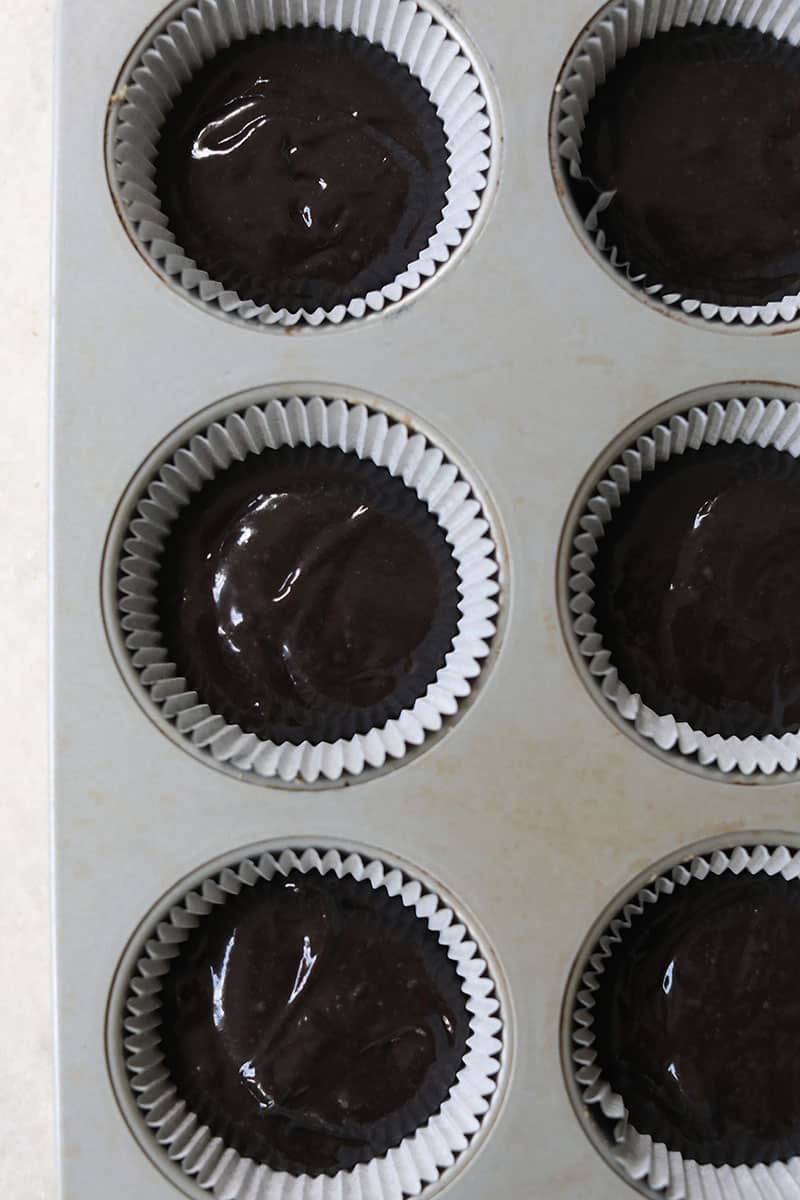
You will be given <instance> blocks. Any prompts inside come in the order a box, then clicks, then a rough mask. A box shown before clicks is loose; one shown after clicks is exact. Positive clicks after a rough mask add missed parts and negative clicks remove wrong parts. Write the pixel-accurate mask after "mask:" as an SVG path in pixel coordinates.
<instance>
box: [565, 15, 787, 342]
mask: <svg viewBox="0 0 800 1200" xmlns="http://www.w3.org/2000/svg"><path fill="white" fill-rule="evenodd" d="M701 24H713V25H721V26H722V25H724V26H725V27H726V28H727V27H728V26H733V27H735V28H742V29H753V30H757V31H759V32H760V33H766V34H771V35H773V36H774V37H775V38H777V39H778V40H779V41H784V42H785V43H786V44H787V46H789V47H796V46H797V44H798V41H800V0H787V2H786V3H782V4H770V5H767V4H764V5H759V4H746V5H742V4H740V3H739V0H698V2H697V3H694V4H691V5H690V4H686V3H684V2H683V0H611V2H610V3H607V4H605V5H604V6H603V7H602V8H601V9H600V10H599V11H598V13H597V14H596V15H595V16H594V17H593V18H592V19H591V20H590V21H589V22H588V23H587V25H586V26H585V27H584V29H583V31H582V32H581V33H580V35H579V36H578V38H577V39H576V41H575V43H574V45H573V46H572V48H571V50H570V52H569V54H568V55H567V58H566V61H565V63H564V66H563V68H562V70H561V73H560V75H559V78H558V81H557V84H556V87H555V92H554V95H553V102H552V106H551V114H550V135H549V136H550V160H551V166H552V169H553V175H554V179H555V184H556V189H557V192H558V195H559V198H560V200H561V203H562V206H563V208H564V210H565V212H566V214H567V217H568V219H569V221H570V223H571V225H572V227H573V229H574V230H575V232H576V233H577V235H578V237H579V239H580V241H581V242H582V243H583V245H584V246H585V247H586V249H587V250H588V251H589V253H590V254H591V256H592V258H593V259H594V260H595V261H596V262H598V263H599V264H600V265H601V266H602V267H603V269H604V270H605V271H606V273H607V274H609V275H611V277H612V278H613V279H615V280H616V282H617V283H618V284H620V285H621V286H622V287H624V288H625V290H626V291H628V292H629V293H630V294H631V295H633V296H635V297H636V298H637V299H639V300H641V301H644V302H645V303H646V304H647V305H648V306H649V307H651V308H653V309H655V310H657V311H659V312H661V313H663V314H665V315H668V316H672V317H674V318H676V319H679V320H683V321H685V322H687V323H689V324H692V325H694V326H696V327H700V328H703V327H705V328H709V329H712V330H716V331H723V332H738V333H745V332H750V333H765V332H775V333H785V332H787V331H788V330H793V329H798V328H800V293H798V294H792V295H787V296H785V297H783V299H780V300H773V301H770V302H768V303H750V304H736V305H735V304H730V303H728V304H726V303H716V302H713V300H712V298H711V296H710V295H709V296H707V297H706V298H704V299H701V298H698V296H697V294H689V292H688V291H687V292H680V291H678V290H674V289H673V290H669V289H668V288H667V287H666V286H665V285H664V282H663V281H659V280H658V279H656V278H653V277H651V276H650V277H648V276H645V275H644V274H642V273H636V272H635V271H633V270H632V269H631V268H630V265H629V263H628V262H627V260H626V259H625V256H624V255H622V254H621V253H620V252H619V249H618V247H617V246H616V245H614V244H612V240H611V239H610V238H607V236H606V233H605V231H604V229H603V222H602V212H603V211H604V210H605V208H607V206H608V203H609V200H610V198H611V197H612V196H613V192H605V193H603V194H602V195H599V198H598V201H597V203H596V204H595V205H594V206H593V207H591V208H590V209H589V210H588V212H586V211H581V208H580V207H579V204H578V202H577V201H576V197H575V195H574V190H573V185H574V183H575V181H580V180H581V179H582V178H583V172H582V169H581V149H582V138H583V132H584V127H585V124H586V118H587V114H588V112H589V108H590V106H591V103H592V101H593V99H594V97H595V94H596V93H597V91H598V89H599V88H600V87H601V85H602V84H603V83H604V81H605V80H606V78H607V76H608V75H609V74H610V72H612V71H613V68H614V67H615V65H616V64H617V63H619V62H620V60H621V59H623V58H624V57H625V55H626V54H627V53H628V51H629V50H633V49H634V48H636V47H637V46H639V45H640V44H641V43H642V42H644V41H647V40H649V39H652V38H654V37H655V36H656V35H657V34H658V33H666V32H668V31H669V30H672V29H679V28H684V27H687V26H689V27H693V26H699V25H701ZM584 207H585V206H584ZM690 290H691V289H690Z"/></svg>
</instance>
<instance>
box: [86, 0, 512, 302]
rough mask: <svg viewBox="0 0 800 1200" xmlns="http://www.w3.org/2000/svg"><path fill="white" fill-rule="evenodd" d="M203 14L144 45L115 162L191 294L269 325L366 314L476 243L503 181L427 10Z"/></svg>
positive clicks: (170, 270) (138, 220)
mask: <svg viewBox="0 0 800 1200" xmlns="http://www.w3.org/2000/svg"><path fill="white" fill-rule="evenodd" d="M277 8H278V6H273V5H272V4H265V5H263V6H259V11H258V12H256V10H255V6H253V5H252V4H250V3H248V0H231V2H229V3H223V0H206V2H205V3H203V4H200V5H197V6H193V7H187V8H186V10H185V11H183V12H182V13H181V15H180V16H179V17H178V18H177V19H175V20H172V21H170V22H169V23H168V24H166V25H165V27H164V28H163V29H162V30H160V32H158V33H157V34H149V35H148V36H147V38H146V39H145V40H144V41H143V43H142V44H141V45H140V47H138V48H137V50H136V51H135V52H134V55H133V57H132V60H131V64H132V65H131V66H130V68H126V69H125V71H124V72H123V77H121V80H120V83H119V86H118V87H117V88H116V89H115V96H117V97H119V101H118V103H116V104H114V105H113V106H112V111H111V120H110V125H109V140H108V160H109V177H110V180H111V184H112V189H113V190H114V191H115V193H116V195H117V197H118V199H119V209H120V213H121V216H122V218H123V221H124V222H125V223H126V225H127V227H128V230H129V232H130V233H131V235H132V236H133V237H134V239H135V240H136V241H137V243H138V244H139V246H140V248H141V249H142V251H143V253H144V254H145V257H146V258H147V259H148V260H149V261H150V262H151V264H152V265H153V266H154V267H155V269H156V270H157V271H158V272H159V273H160V274H162V275H163V276H166V277H167V278H168V279H169V280H171V281H172V283H173V284H176V285H177V286H179V287H180V288H181V289H183V290H184V291H186V292H188V293H191V294H192V295H193V296H194V298H195V299H199V300H200V301H202V302H208V303H211V304H214V305H216V306H218V307H219V308H221V309H222V310H223V311H225V312H227V313H231V314H234V315H237V316H239V317H243V318H245V319H246V320H249V321H254V322H256V323H261V324H267V325H271V324H281V325H292V324H296V323H297V322H299V321H303V322H307V323H309V324H311V325H319V324H321V323H323V322H325V321H331V322H333V323H336V324H338V323H340V322H341V321H343V320H344V319H345V318H346V317H356V318H358V317H362V316H365V315H367V314H368V313H369V312H376V311H380V310H381V309H382V308H384V307H385V305H386V304H389V303H392V302H394V301H397V300H399V299H400V298H401V297H402V295H403V294H405V293H406V292H409V291H414V290H415V289H416V288H418V287H419V286H420V284H421V283H422V282H423V280H424V279H426V278H429V277H430V276H432V275H433V274H434V273H435V272H436V270H437V269H438V267H439V266H440V265H441V264H442V263H444V262H445V261H447V259H448V258H449V257H450V255H451V253H452V252H453V250H454V249H455V248H456V247H457V246H458V245H459V244H460V243H461V241H462V240H463V237H464V235H465V233H466V231H467V230H468V229H469V227H470V226H471V225H472V223H473V219H474V215H475V213H476V211H477V209H478V208H479V206H480V194H481V192H482V191H483V190H484V188H485V187H486V182H487V171H488V167H489V158H488V153H489V150H490V134H489V117H488V115H487V112H486V101H485V98H484V96H483V94H482V92H481V88H480V84H479V81H478V78H477V75H476V74H475V73H474V71H473V69H472V66H471V64H470V62H469V61H468V59H467V57H466V55H465V54H464V53H463V52H462V50H461V48H460V46H459V45H458V44H457V43H456V41H455V40H454V39H453V38H452V37H451V36H450V35H449V33H448V32H447V31H446V30H445V29H444V27H443V26H440V25H439V24H438V23H437V22H436V21H435V20H434V19H433V18H432V16H431V14H430V13H429V12H427V10H425V9H421V8H418V7H417V5H416V3H413V0H412V2H411V3H409V2H408V0H374V2H373V3H371V4H364V5H355V6H352V5H344V6H343V5H342V4H341V3H338V4H337V3H336V0H322V2H321V3H320V4H319V6H317V7H316V8H315V11H314V13H313V16H312V14H311V12H310V11H309V6H308V5H307V4H306V3H302V2H300V0H292V2H290V3H288V4H287V5H284V6H281V11H280V12H278V11H277Z"/></svg>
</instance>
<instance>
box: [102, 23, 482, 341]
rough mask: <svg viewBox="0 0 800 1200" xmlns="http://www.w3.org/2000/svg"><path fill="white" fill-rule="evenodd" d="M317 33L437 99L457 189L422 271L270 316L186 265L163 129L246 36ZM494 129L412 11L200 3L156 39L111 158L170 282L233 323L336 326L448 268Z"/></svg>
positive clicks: (476, 85) (151, 36)
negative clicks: (218, 57) (188, 89)
mask: <svg viewBox="0 0 800 1200" xmlns="http://www.w3.org/2000/svg"><path fill="white" fill-rule="evenodd" d="M310 25H319V26H321V27H323V28H327V29H336V30H338V31H339V32H344V33H348V32H349V33H353V34H355V35H356V36H357V37H363V38H366V39H367V40H368V41H370V42H372V43H374V44H376V45H380V46H382V47H383V49H384V50H386V51H387V52H388V53H389V54H393V55H394V56H395V57H396V58H397V59H398V61H399V62H400V63H402V64H403V65H404V66H406V67H407V68H408V69H409V71H410V72H411V74H412V75H414V76H415V77H416V78H417V79H418V80H419V81H420V83H421V84H422V86H423V87H424V88H425V90H426V91H427V92H428V93H429V95H430V98H431V101H432V103H433V105H434V106H435V108H436V110H437V112H438V114H439V117H440V119H441V121H442V124H443V126H444V131H445V137H446V139H447V153H448V166H449V186H448V189H447V192H446V195H445V204H444V208H443V211H442V215H441V220H440V222H439V224H438V226H437V228H436V231H435V233H434V234H433V236H432V237H431V239H430V241H429V242H428V245H427V246H426V247H425V249H424V250H422V252H421V253H420V254H419V256H418V257H417V259H416V260H415V261H414V262H411V263H409V264H408V266H407V268H406V269H405V270H404V271H402V272H401V273H400V274H399V275H397V276H396V277H395V278H394V279H392V280H387V281H386V283H385V285H384V286H383V287H381V288H379V289H374V290H372V291H369V292H367V293H366V294H365V295H361V296H353V297H352V299H350V300H349V302H348V303H346V304H338V305H336V306H335V307H333V308H331V309H325V308H322V307H319V308H316V309H314V310H313V311H306V310H305V309H302V308H301V309H299V310H297V311H289V310H288V309H286V308H279V309H273V308H271V307H270V306H268V305H258V304H256V303H255V301H253V300H252V299H249V298H248V297H247V296H243V295H239V294H238V292H235V291H232V290H230V289H227V290H226V289H225V287H224V286H223V284H222V283H220V282H219V281H216V280H214V279H211V278H210V277H209V275H208V273H207V272H206V271H204V270H202V269H201V268H200V267H199V266H198V265H197V263H196V262H195V261H194V260H193V259H191V258H189V257H187V255H186V254H185V253H184V251H183V248H182V247H181V246H180V245H179V244H178V242H177V241H176V239H175V236H174V234H173V233H172V231H171V230H170V229H169V226H168V222H167V218H166V216H165V215H164V213H163V212H162V210H161V204H160V201H159V198H158V195H157V193H156V186H155V160H156V155H157V148H158V139H159V134H160V131H161V127H162V125H163V123H164V119H165V117H166V114H167V112H168V111H169V109H170V108H171V106H172V103H173V101H174V99H175V97H176V96H177V95H178V93H179V92H180V91H181V89H182V87H183V86H184V85H185V84H186V83H187V82H188V80H189V79H190V78H191V77H192V75H193V73H194V72H195V71H196V70H197V69H198V68H199V67H200V66H202V64H203V63H205V62H207V61H208V60H209V59H211V58H212V57H213V56H214V54H215V53H216V52H218V51H219V50H222V49H224V48H226V47H227V46H229V45H230V44H231V43H232V42H235V41H238V40H241V39H242V38H244V37H247V36H248V35H250V34H258V33H263V32H266V31H268V30H271V29H278V28H281V27H289V28H291V27H294V26H306V27H307V26H310ZM490 150H491V134H490V119H489V116H488V113H487V108H486V98H485V96H484V94H483V91H482V88H481V84H480V81H479V79H478V76H477V74H476V73H475V70H474V69H473V66H472V63H471V62H470V60H469V58H468V57H467V53H466V51H465V50H464V49H463V48H462V47H461V46H460V45H459V43H458V42H457V41H456V40H455V39H454V37H453V36H452V34H451V33H450V32H449V30H448V29H447V28H446V27H445V26H444V25H443V24H440V23H439V22H438V21H437V20H436V18H435V17H434V16H433V14H432V13H431V12H429V11H428V9H427V8H425V7H423V6H422V5H420V4H417V3H416V2H415V0H199V3H197V4H194V5H191V6H188V5H187V6H186V8H185V9H182V10H181V12H180V16H178V17H175V18H174V19H172V20H168V21H166V22H165V23H162V24H161V25H160V26H158V27H157V28H156V29H155V30H152V31H150V32H149V33H148V35H147V36H146V38H145V39H144V40H143V42H142V43H141V44H140V46H139V47H137V50H136V51H135V52H134V55H133V58H132V60H131V65H130V67H129V69H126V73H125V75H124V76H123V77H122V78H121V80H120V82H119V84H118V87H117V89H116V92H115V100H114V101H113V102H112V110H111V116H110V123H109V128H108V144H107V157H108V166H109V177H110V180H111V185H112V188H113V190H114V192H115V194H116V197H117V199H118V201H119V204H118V207H119V210H120V214H121V216H122V218H123V221H124V222H125V224H126V226H127V228H128V231H129V233H130V234H131V236H132V237H133V238H134V240H135V241H136V243H137V244H138V246H139V247H140V249H141V250H142V253H143V254H144V255H145V257H146V258H147V260H148V261H149V262H150V263H151V265H152V266H153V267H154V268H155V269H156V271H157V272H158V273H159V274H160V275H161V276H162V277H164V278H166V279H168V280H169V281H171V282H172V283H173V285H176V286H178V287H179V288H180V289H182V290H183V291H185V292H186V293H188V294H190V295H191V296H193V297H194V298H195V299H199V300H200V301H202V302H205V303H208V304H212V305H216V306H217V307H218V308H219V309H221V310H222V311H223V312H225V313H229V314H233V315H236V316H238V317H241V318H243V319H244V320H246V321H252V322H255V323H257V324H258V323H260V324H263V325H296V324H297V323H298V322H301V321H302V322H306V323H307V324H309V325H321V324H322V323H323V322H325V321H330V322H332V323H334V324H337V325H338V324H340V323H341V322H342V321H344V320H345V318H346V317H352V318H360V317H364V316H366V315H368V314H369V313H371V312H380V311H381V310H382V309H384V308H385V307H386V305H388V304H392V303H394V302H396V301H398V300H400V299H401V297H402V296H403V295H404V294H406V293H408V292H413V291H415V290H416V289H417V288H419V287H420V285H421V284H422V283H423V282H424V281H425V280H426V279H429V278H430V277H431V276H433V275H434V274H435V273H436V271H437V270H438V269H439V267H440V266H441V265H442V264H443V263H445V262H447V261H448V259H449V258H450V257H451V255H452V254H453V252H454V251H455V249H456V248H457V247H458V246H459V245H460V244H461V243H462V241H463V240H464V237H465V235H466V233H467V231H468V230H469V228H470V227H471V225H472V224H473V221H474V219H475V215H476V213H477V210H478V209H479V207H480V204H481V194H482V192H483V191H484V189H485V188H486V184H487V178H488V170H489V166H490V159H489V155H490Z"/></svg>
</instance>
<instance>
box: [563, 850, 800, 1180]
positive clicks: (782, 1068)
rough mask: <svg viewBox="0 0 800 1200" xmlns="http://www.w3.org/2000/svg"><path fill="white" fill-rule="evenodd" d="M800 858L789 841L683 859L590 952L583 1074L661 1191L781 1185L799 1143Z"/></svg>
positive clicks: (606, 1133) (630, 1170) (620, 1155)
mask: <svg viewBox="0 0 800 1200" xmlns="http://www.w3.org/2000/svg"><path fill="white" fill-rule="evenodd" d="M799 870H800V863H799V862H798V856H797V854H793V853H792V852H791V851H790V850H788V849H787V848H786V847H783V846H779V847H772V848H769V847H764V846H756V847H750V848H748V847H741V846H740V847H735V848H732V849H729V850H726V851H717V852H714V853H712V854H708V855H702V856H698V857H696V858H693V859H688V860H687V861H686V862H685V863H681V864H679V865H678V866H677V867H675V868H674V869H673V870H672V871H671V872H669V873H665V874H663V875H661V876H658V877H657V878H656V879H655V880H654V881H653V882H652V883H650V884H648V885H647V886H645V887H643V888H642V889H641V890H640V891H638V892H636V893H635V894H633V895H630V896H629V897H627V899H625V901H624V902H621V904H620V908H619V911H618V912H617V913H616V915H615V916H614V918H613V919H612V920H611V921H610V923H609V925H608V927H607V928H606V929H605V930H604V932H603V934H602V935H601V937H600V938H599V940H598V942H597V944H596V945H595V946H594V947H593V948H592V950H591V951H590V952H589V953H588V954H587V961H586V963H585V967H584V969H583V973H582V975H581V977H580V981H579V983H578V992H577V996H576V1000H575V1009H574V1013H573V1020H574V1023H573V1033H572V1044H573V1052H572V1058H573V1063H574V1069H575V1079H576V1082H577V1084H578V1086H579V1088H580V1091H581V1094H582V1097H583V1100H584V1103H585V1104H586V1105H587V1106H588V1109H589V1112H590V1113H591V1115H592V1117H593V1118H594V1119H595V1121H596V1123H597V1124H596V1127H595V1128H596V1130H597V1132H598V1133H600V1134H601V1136H602V1138H603V1140H604V1141H607V1143H608V1145H609V1147H610V1148H611V1151H612V1154H613V1157H614V1159H615V1161H616V1162H617V1163H618V1165H619V1166H620V1167H621V1168H622V1170H623V1172H624V1174H626V1175H627V1176H628V1177H629V1178H632V1179H635V1180H637V1181H641V1182H642V1183H646V1184H648V1185H649V1188H650V1189H651V1190H652V1191H655V1192H659V1193H661V1192H663V1193H665V1194H667V1195H669V1196H690V1195H694V1194H695V1193H696V1191H697V1194H702V1195H715V1196H718V1197H721V1198H722V1200H738V1197H739V1196H741V1195H751V1194H752V1195H753V1196H759V1197H766V1196H768V1195H772V1194H773V1191H774V1194H777V1195H781V1194H783V1189H782V1187H781V1180H782V1179H788V1176H787V1171H788V1170H790V1164H791V1163H792V1162H793V1161H794V1160H795V1159H796V1156H797V1154H798V1153H799V1152H800V1135H799V1134H798V1129H800V1066H799V1065H798V1062H797V1059H796V1056H795V1055H794V1053H793V1049H792V1048H793V1046H794V1044H795V1040H796V1038H797V1035H798V1033H799V1032H800V996H798V991H797V986H796V982H797V981H796V974H797V973H796V964H795V955H794V946H795V944H796V942H797V938H798V936H800V882H798V871H799ZM789 1184H790V1187H789V1192H787V1193H786V1194H790V1193H792V1192H793V1190H794V1187H795V1185H794V1184H792V1183H791V1181H790V1180H789ZM697 1189H699V1191H698V1190H697Z"/></svg>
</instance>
